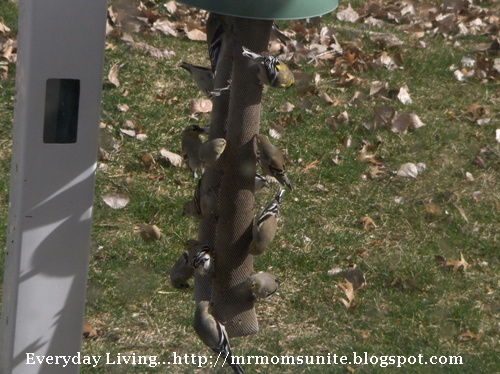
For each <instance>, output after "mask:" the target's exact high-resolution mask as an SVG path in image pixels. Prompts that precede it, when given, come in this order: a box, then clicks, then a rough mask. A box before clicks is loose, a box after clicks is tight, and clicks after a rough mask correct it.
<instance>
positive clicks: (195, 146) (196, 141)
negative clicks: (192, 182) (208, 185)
mask: <svg viewBox="0 0 500 374" xmlns="http://www.w3.org/2000/svg"><path fill="white" fill-rule="evenodd" d="M201 134H205V130H204V129H203V128H201V127H200V126H198V125H189V126H187V127H186V128H185V129H184V130H183V131H182V135H181V148H182V157H183V158H184V162H185V163H186V165H187V166H188V168H189V170H191V172H192V173H193V176H194V178H198V174H197V172H196V170H197V169H200V170H201V171H202V173H203V168H202V162H201V160H200V156H199V151H200V148H201V146H202V144H203V141H202V140H201V138H200V135H201Z"/></svg>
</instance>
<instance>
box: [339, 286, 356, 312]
mask: <svg viewBox="0 0 500 374" xmlns="http://www.w3.org/2000/svg"><path fill="white" fill-rule="evenodd" d="M337 287H338V288H340V289H341V290H342V291H343V292H344V294H345V295H346V297H347V300H346V299H343V298H340V297H339V300H340V301H341V302H342V304H344V305H345V307H346V308H347V309H351V308H352V307H353V306H354V304H353V301H354V299H355V296H354V286H353V284H352V283H351V282H349V281H348V280H346V281H345V282H339V283H338V285H337Z"/></svg>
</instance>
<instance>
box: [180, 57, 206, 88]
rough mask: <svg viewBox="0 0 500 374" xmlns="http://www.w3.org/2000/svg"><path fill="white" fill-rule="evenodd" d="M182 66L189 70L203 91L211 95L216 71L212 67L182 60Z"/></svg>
mask: <svg viewBox="0 0 500 374" xmlns="http://www.w3.org/2000/svg"><path fill="white" fill-rule="evenodd" d="M180 66H181V68H183V69H185V70H187V71H188V72H189V73H190V74H191V77H192V78H193V80H194V83H196V85H197V86H198V88H199V89H200V91H201V92H203V93H204V94H206V95H207V96H209V97H210V96H211V92H213V91H214V72H213V71H212V69H211V68H207V67H204V66H196V65H192V64H190V63H189V62H182V63H181V65H180Z"/></svg>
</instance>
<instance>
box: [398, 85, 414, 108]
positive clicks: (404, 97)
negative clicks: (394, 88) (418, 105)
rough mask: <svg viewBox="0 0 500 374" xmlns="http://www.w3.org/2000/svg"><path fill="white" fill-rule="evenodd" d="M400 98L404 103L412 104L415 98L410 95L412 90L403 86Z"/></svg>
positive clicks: (399, 94)
mask: <svg viewBox="0 0 500 374" xmlns="http://www.w3.org/2000/svg"><path fill="white" fill-rule="evenodd" d="M398 99H399V101H401V102H402V103H403V104H411V103H412V102H413V100H412V99H411V97H410V92H409V91H408V87H406V86H403V87H401V88H400V89H399V93H398Z"/></svg>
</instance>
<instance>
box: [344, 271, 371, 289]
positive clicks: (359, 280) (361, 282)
mask: <svg viewBox="0 0 500 374" xmlns="http://www.w3.org/2000/svg"><path fill="white" fill-rule="evenodd" d="M345 280H346V281H347V282H349V283H352V286H353V288H354V291H357V290H359V289H362V288H363V287H364V286H365V284H366V280H365V275H364V274H363V272H362V271H361V270H359V269H358V268H357V267H355V268H351V269H349V270H348V271H347V273H346V275H345Z"/></svg>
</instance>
